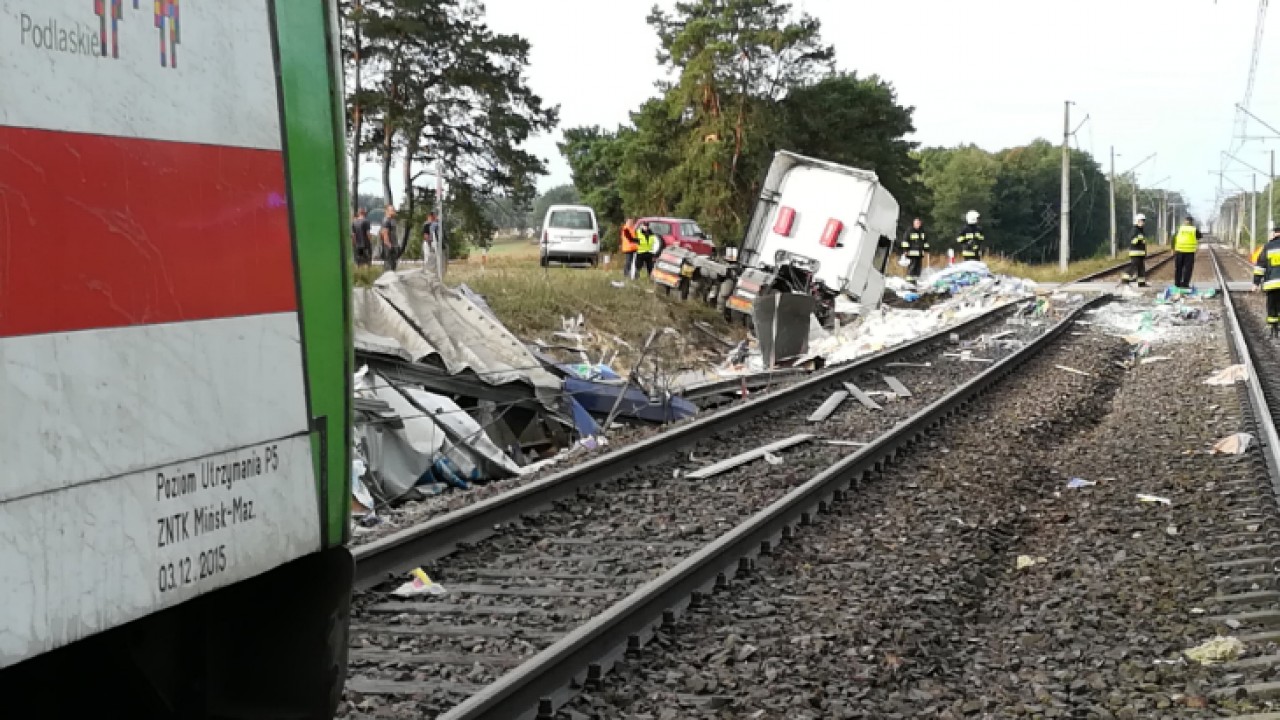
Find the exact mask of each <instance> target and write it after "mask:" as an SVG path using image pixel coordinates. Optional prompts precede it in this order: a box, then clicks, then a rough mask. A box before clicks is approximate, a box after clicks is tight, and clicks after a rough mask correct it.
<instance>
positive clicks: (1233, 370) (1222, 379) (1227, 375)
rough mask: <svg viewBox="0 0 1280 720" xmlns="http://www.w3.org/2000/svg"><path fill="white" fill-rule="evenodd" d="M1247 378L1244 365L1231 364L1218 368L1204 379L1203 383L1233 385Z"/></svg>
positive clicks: (1247, 372)
mask: <svg viewBox="0 0 1280 720" xmlns="http://www.w3.org/2000/svg"><path fill="white" fill-rule="evenodd" d="M1248 379H1249V371H1248V370H1246V369H1245V367H1244V365H1232V366H1231V367H1229V368H1225V369H1222V370H1219V371H1218V372H1216V373H1214V374H1213V375H1212V376H1210V377H1209V379H1208V380H1205V381H1204V384H1205V385H1235V384H1236V383H1238V382H1245V381H1246V380H1248Z"/></svg>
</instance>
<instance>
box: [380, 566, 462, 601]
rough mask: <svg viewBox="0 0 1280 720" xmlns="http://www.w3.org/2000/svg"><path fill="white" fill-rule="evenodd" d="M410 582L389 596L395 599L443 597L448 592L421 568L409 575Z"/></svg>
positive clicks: (415, 569)
mask: <svg viewBox="0 0 1280 720" xmlns="http://www.w3.org/2000/svg"><path fill="white" fill-rule="evenodd" d="M409 577H410V580H409V582H406V583H405V584H403V585H401V586H400V587H398V588H396V589H395V590H392V591H391V594H392V595H394V596H396V597H401V598H410V597H421V596H423V595H444V594H447V593H448V592H449V590H448V589H447V588H446V587H445V586H443V585H441V584H440V583H438V582H435V581H434V580H432V579H431V576H430V575H427V573H426V571H425V570H423V569H422V568H414V569H413V570H412V571H411V572H410V573H409Z"/></svg>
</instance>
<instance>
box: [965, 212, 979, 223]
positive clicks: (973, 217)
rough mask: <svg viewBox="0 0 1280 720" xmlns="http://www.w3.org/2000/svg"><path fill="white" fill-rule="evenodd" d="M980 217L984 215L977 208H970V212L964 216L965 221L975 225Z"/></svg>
mask: <svg viewBox="0 0 1280 720" xmlns="http://www.w3.org/2000/svg"><path fill="white" fill-rule="evenodd" d="M980 217H982V216H981V215H979V214H978V211H977V210H970V211H969V213H968V214H967V215H965V216H964V221H965V222H967V223H969V224H970V225H975V224H977V222H978V218H980Z"/></svg>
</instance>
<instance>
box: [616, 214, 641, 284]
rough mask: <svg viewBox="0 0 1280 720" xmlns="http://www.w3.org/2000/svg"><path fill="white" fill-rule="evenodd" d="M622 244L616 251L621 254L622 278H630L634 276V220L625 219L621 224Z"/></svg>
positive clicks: (635, 246)
mask: <svg viewBox="0 0 1280 720" xmlns="http://www.w3.org/2000/svg"><path fill="white" fill-rule="evenodd" d="M620 232H621V234H622V242H621V243H620V244H619V245H618V250H619V251H621V252H622V276H623V277H627V278H631V277H634V276H635V269H636V248H637V247H638V246H637V245H636V221H635V219H634V218H627V221H626V222H624V223H622V230H621V231H620Z"/></svg>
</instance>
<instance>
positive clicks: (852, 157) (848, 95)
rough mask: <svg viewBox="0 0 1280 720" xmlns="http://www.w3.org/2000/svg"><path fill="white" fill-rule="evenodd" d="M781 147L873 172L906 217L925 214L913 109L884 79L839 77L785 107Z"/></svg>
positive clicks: (798, 94)
mask: <svg viewBox="0 0 1280 720" xmlns="http://www.w3.org/2000/svg"><path fill="white" fill-rule="evenodd" d="M782 110H783V121H782V123H781V126H782V132H781V138H780V142H779V145H780V146H782V147H786V148H789V149H792V150H794V151H796V152H798V153H801V154H803V155H809V156H812V157H817V158H822V159H823V160H829V161H831V162H836V163H840V164H842V165H851V166H853V167H858V168H862V169H864V170H871V171H874V172H875V173H876V174H877V175H878V176H879V178H880V181H881V182H883V183H884V186H885V187H886V188H887V189H888V190H889V192H891V193H893V196H894V197H895V198H896V199H897V200H898V203H899V204H900V205H901V206H902V210H903V212H904V214H912V213H919V212H922V211H923V210H924V208H923V207H922V205H923V201H924V197H923V196H924V194H925V188H924V186H923V185H922V184H921V182H920V179H919V176H920V162H919V160H918V159H917V158H916V157H915V156H914V155H913V154H912V150H913V149H914V147H915V145H914V143H912V142H910V141H908V140H907V139H906V136H907V135H909V134H911V133H913V132H915V125H914V124H913V123H912V119H911V116H912V112H913V109H912V108H906V107H903V106H901V105H899V104H898V99H897V93H896V92H895V91H894V89H893V86H892V85H890V84H888V83H886V82H884V81H883V80H881V79H880V78H879V77H876V76H874V75H873V76H871V77H867V78H859V77H858V76H857V75H856V74H853V73H840V74H836V75H832V76H830V77H826V78H823V79H822V80H820V81H819V82H817V83H814V84H812V85H808V86H805V87H801V88H798V89H796V90H795V91H793V92H792V93H791V94H790V95H789V96H787V98H786V99H785V100H783V101H782Z"/></svg>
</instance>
